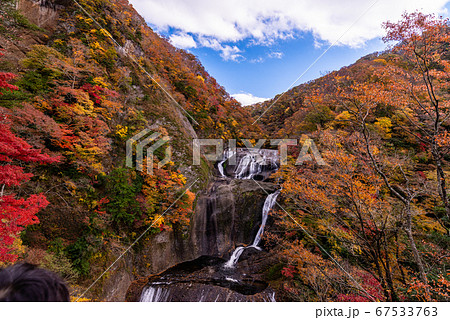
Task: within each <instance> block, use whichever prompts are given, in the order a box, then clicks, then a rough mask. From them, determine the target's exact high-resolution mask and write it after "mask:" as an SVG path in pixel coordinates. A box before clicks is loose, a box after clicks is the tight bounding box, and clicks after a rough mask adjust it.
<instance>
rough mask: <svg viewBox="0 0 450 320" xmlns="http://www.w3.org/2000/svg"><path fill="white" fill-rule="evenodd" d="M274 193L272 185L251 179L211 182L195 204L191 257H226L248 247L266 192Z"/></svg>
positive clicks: (254, 231) (259, 216)
mask: <svg viewBox="0 0 450 320" xmlns="http://www.w3.org/2000/svg"><path fill="white" fill-rule="evenodd" d="M260 185H261V187H262V188H263V189H262V188H261V187H260ZM275 190H276V186H275V185H274V184H272V183H264V182H260V183H259V185H258V184H257V183H255V182H254V181H252V180H228V179H222V180H218V181H216V182H214V183H213V184H212V186H211V187H210V188H209V190H208V192H207V193H206V194H204V195H201V196H200V197H199V199H198V202H197V207H196V212H195V215H194V218H193V221H192V231H191V236H192V245H193V248H194V256H199V255H210V256H218V257H228V256H229V255H230V251H231V250H232V249H234V247H236V246H238V245H242V244H245V245H247V244H251V243H252V242H253V239H254V237H255V235H256V233H257V232H258V229H259V226H260V224H261V219H262V216H261V212H262V208H263V205H264V200H265V199H266V197H267V193H272V192H274V191H275ZM266 192H267V193H266Z"/></svg>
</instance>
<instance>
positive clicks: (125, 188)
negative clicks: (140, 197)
mask: <svg viewBox="0 0 450 320" xmlns="http://www.w3.org/2000/svg"><path fill="white" fill-rule="evenodd" d="M106 181H107V185H106V190H107V194H108V198H109V200H110V202H109V203H108V204H107V206H106V208H107V212H108V213H110V214H111V219H112V221H114V222H115V223H117V224H119V223H125V224H126V225H130V224H131V223H133V222H134V220H135V219H136V218H138V217H139V216H140V215H141V210H140V207H139V203H138V201H137V200H136V196H137V194H138V193H139V192H140V191H141V189H142V183H143V181H142V178H141V177H140V176H139V175H136V173H135V172H134V171H131V170H129V169H126V168H116V169H114V170H113V171H112V172H111V173H110V174H109V175H108V176H107V178H106Z"/></svg>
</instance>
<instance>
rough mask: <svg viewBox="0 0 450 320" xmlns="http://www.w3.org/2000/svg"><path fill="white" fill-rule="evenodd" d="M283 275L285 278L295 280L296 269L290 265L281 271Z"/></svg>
mask: <svg viewBox="0 0 450 320" xmlns="http://www.w3.org/2000/svg"><path fill="white" fill-rule="evenodd" d="M281 274H282V275H283V276H285V277H286V278H289V279H293V278H294V274H295V267H294V266H291V265H289V266H287V267H284V268H283V269H282V270H281Z"/></svg>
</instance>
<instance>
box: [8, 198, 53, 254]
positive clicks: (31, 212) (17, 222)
mask: <svg viewBox="0 0 450 320" xmlns="http://www.w3.org/2000/svg"><path fill="white" fill-rule="evenodd" d="M47 205H48V201H47V199H46V198H45V196H44V195H42V194H33V195H31V196H30V197H29V198H28V199H16V198H15V196H14V195H7V196H2V197H1V198H0V261H8V262H14V261H15V260H16V258H17V255H15V254H11V249H12V248H11V246H12V245H13V243H14V240H15V239H16V238H17V234H18V233H20V232H21V231H22V230H23V229H24V227H26V226H29V225H32V224H36V223H39V219H38V218H37V216H36V213H37V212H38V211H39V210H40V209H42V208H45V207H46V206H47Z"/></svg>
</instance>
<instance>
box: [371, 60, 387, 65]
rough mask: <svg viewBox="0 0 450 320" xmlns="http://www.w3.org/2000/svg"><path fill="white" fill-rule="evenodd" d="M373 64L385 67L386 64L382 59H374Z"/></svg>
mask: <svg viewBox="0 0 450 320" xmlns="http://www.w3.org/2000/svg"><path fill="white" fill-rule="evenodd" d="M373 62H376V63H379V64H382V65H386V64H387V62H386V60H384V59H375V60H373Z"/></svg>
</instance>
